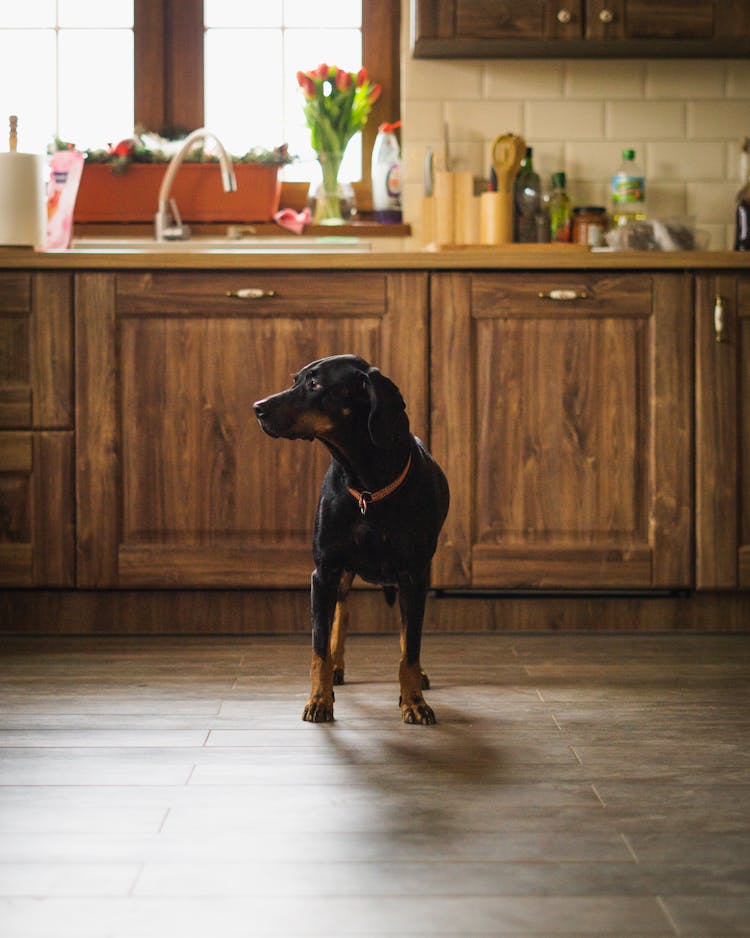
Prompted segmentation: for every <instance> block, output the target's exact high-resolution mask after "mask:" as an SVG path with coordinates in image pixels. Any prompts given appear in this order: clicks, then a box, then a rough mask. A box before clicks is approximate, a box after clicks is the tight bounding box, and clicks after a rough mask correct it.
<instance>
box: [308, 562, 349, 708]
mask: <svg viewBox="0 0 750 938" xmlns="http://www.w3.org/2000/svg"><path fill="white" fill-rule="evenodd" d="M340 577H341V571H338V570H337V571H335V573H326V574H325V575H324V574H322V573H321V572H320V571H318V570H315V571H313V575H312V584H311V615H312V641H313V649H312V661H311V662H310V683H311V688H310V696H309V698H308V700H307V704H306V705H305V709H304V710H303V712H302V719H303V720H305V721H306V722H308V723H328V722H329V721H331V720H332V719H333V699H334V698H333V662H332V660H331V647H330V641H331V624H332V622H333V613H334V609H335V608H336V598H337V595H338V584H339V579H340Z"/></svg>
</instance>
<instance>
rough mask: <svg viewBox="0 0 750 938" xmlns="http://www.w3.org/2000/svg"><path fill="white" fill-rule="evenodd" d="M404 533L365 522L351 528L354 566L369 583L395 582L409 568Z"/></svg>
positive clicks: (371, 522)
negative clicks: (370, 581)
mask: <svg viewBox="0 0 750 938" xmlns="http://www.w3.org/2000/svg"><path fill="white" fill-rule="evenodd" d="M403 541H404V532H403V531H402V530H398V528H397V527H396V528H395V527H394V526H392V525H389V524H387V523H382V522H377V521H375V522H373V521H368V520H367V519H364V518H363V519H362V520H361V521H359V522H357V523H356V524H355V525H354V527H353V529H352V553H351V559H352V565H353V566H354V567H355V572H356V573H358V574H359V575H360V576H361V577H363V578H364V579H366V580H372V581H374V582H377V583H394V582H396V581H397V579H398V574H399V571H403V570H404V569H405V567H406V566H407V557H408V553H407V550H406V545H405V544H404V543H403Z"/></svg>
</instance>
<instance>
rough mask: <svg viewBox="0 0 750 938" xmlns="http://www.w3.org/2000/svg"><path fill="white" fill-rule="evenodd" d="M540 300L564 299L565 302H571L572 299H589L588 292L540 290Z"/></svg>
mask: <svg viewBox="0 0 750 938" xmlns="http://www.w3.org/2000/svg"><path fill="white" fill-rule="evenodd" d="M539 299H540V300H562V301H564V302H570V300H587V299H588V293H584V292H581V293H579V292H578V291H577V290H550V291H549V293H544V292H542V291H540V292H539Z"/></svg>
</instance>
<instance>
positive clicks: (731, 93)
mask: <svg viewBox="0 0 750 938" xmlns="http://www.w3.org/2000/svg"><path fill="white" fill-rule="evenodd" d="M726 95H727V97H728V98H750V59H730V60H729V61H728V62H727V91H726ZM749 132H750V131H749Z"/></svg>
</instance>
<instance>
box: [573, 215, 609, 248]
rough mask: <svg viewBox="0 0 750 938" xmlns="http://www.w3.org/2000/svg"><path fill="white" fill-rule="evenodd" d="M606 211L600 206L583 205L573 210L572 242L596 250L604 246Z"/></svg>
mask: <svg viewBox="0 0 750 938" xmlns="http://www.w3.org/2000/svg"><path fill="white" fill-rule="evenodd" d="M606 230H607V210H606V208H604V207H603V206H601V205H584V206H580V207H578V208H574V209H573V241H574V243H575V244H585V245H587V246H588V247H590V248H598V247H599V246H600V245H602V244H604V232H605V231H606Z"/></svg>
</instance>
